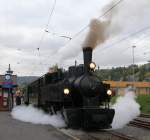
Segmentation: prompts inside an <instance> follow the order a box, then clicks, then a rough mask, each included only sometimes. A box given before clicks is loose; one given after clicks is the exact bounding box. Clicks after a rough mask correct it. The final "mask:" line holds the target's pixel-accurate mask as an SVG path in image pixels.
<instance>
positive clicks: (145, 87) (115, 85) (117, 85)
mask: <svg viewBox="0 0 150 140" xmlns="http://www.w3.org/2000/svg"><path fill="white" fill-rule="evenodd" d="M103 82H104V83H107V84H110V87H111V89H114V90H115V93H116V94H124V93H125V89H126V88H128V87H130V86H131V87H135V92H136V94H150V82H126V81H103Z"/></svg>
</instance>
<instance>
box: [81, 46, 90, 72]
mask: <svg viewBox="0 0 150 140" xmlns="http://www.w3.org/2000/svg"><path fill="white" fill-rule="evenodd" d="M83 59H84V69H85V72H89V70H90V69H89V64H90V63H91V62H92V48H91V47H86V48H83Z"/></svg>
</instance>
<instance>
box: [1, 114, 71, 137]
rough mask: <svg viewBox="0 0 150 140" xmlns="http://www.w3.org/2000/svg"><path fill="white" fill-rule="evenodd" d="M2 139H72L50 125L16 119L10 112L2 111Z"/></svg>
mask: <svg viewBox="0 0 150 140" xmlns="http://www.w3.org/2000/svg"><path fill="white" fill-rule="evenodd" d="M0 140H71V138H70V137H68V136H66V135H64V134H63V133H61V132H60V131H57V129H55V128H54V127H52V126H50V125H36V124H31V123H25V122H21V121H18V120H15V119H13V118H12V117H11V115H10V112H0Z"/></svg>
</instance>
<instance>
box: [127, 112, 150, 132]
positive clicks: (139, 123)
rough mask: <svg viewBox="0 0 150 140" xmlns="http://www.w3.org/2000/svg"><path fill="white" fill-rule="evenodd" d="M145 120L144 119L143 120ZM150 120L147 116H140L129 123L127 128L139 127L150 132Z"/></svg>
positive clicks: (149, 116)
mask: <svg viewBox="0 0 150 140" xmlns="http://www.w3.org/2000/svg"><path fill="white" fill-rule="evenodd" d="M145 118H146V119H145ZM148 118H149V119H150V115H149V114H141V115H140V116H139V117H138V118H136V119H134V120H133V121H131V122H130V123H129V126H130V125H131V126H134V127H139V128H144V129H148V130H150V120H149V121H148Z"/></svg>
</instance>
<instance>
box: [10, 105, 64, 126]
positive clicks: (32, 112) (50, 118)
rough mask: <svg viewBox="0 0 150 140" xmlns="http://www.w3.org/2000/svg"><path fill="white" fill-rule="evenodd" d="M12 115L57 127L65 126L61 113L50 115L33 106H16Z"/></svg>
mask: <svg viewBox="0 0 150 140" xmlns="http://www.w3.org/2000/svg"><path fill="white" fill-rule="evenodd" d="M11 115H12V117H13V118H14V119H17V120H20V121H23V122H30V123H33V124H50V125H53V126H55V127H65V122H64V120H63V119H62V116H61V114H57V115H49V114H45V113H44V112H43V111H42V110H40V109H37V108H34V107H33V106H31V105H30V106H17V107H14V108H13V110H12V112H11Z"/></svg>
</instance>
